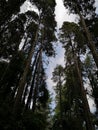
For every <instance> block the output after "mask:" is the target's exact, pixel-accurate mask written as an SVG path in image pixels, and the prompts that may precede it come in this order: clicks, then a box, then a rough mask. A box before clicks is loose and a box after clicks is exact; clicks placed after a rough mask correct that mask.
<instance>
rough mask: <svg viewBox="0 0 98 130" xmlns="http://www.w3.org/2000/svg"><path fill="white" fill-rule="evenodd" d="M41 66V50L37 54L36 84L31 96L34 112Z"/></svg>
mask: <svg viewBox="0 0 98 130" xmlns="http://www.w3.org/2000/svg"><path fill="white" fill-rule="evenodd" d="M41 65H42V49H41V51H40V54H39V62H38V66H37V76H36V84H35V90H34V96H33V106H32V111H33V112H34V111H35V109H36V99H37V95H38V86H39V81H40V77H39V76H40V73H41V72H40V71H41Z"/></svg>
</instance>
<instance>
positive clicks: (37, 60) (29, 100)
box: [26, 51, 39, 109]
mask: <svg viewBox="0 0 98 130" xmlns="http://www.w3.org/2000/svg"><path fill="white" fill-rule="evenodd" d="M38 52H39V51H38ZM38 62H39V55H38V54H37V57H36V59H35V62H34V63H35V64H36V66H35V70H34V73H33V79H32V83H31V88H30V92H29V96H28V99H27V103H26V109H27V108H29V107H30V102H31V99H32V94H33V89H34V82H35V78H36V73H37V69H38Z"/></svg>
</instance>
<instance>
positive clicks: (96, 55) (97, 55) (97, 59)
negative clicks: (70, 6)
mask: <svg viewBox="0 0 98 130" xmlns="http://www.w3.org/2000/svg"><path fill="white" fill-rule="evenodd" d="M76 10H77V13H78V15H79V16H80V20H81V23H82V26H83V29H84V31H85V34H86V37H87V40H88V42H87V46H88V47H89V49H90V50H91V52H92V55H93V58H94V61H95V63H96V66H97V68H98V53H97V51H96V47H95V44H94V42H93V39H92V36H91V34H90V32H89V30H88V28H87V26H86V23H85V20H84V18H83V16H82V15H81V13H80V11H79V9H78V7H77V5H76Z"/></svg>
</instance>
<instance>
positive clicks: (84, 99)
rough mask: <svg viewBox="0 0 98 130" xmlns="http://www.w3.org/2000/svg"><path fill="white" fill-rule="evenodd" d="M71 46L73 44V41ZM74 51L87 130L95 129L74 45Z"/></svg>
mask: <svg viewBox="0 0 98 130" xmlns="http://www.w3.org/2000/svg"><path fill="white" fill-rule="evenodd" d="M71 46H72V42H71ZM72 52H73V58H74V63H75V67H76V72H77V75H78V79H79V83H80V92H81V96H82V102H83V107H84V114H85V121H86V129H87V130H95V128H94V125H93V123H92V119H91V114H90V108H89V104H88V100H87V97H86V92H85V89H84V85H83V79H82V76H81V69H80V67H79V63H78V57H77V55H76V54H75V51H74V48H73V46H72Z"/></svg>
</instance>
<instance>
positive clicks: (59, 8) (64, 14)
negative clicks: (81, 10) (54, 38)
mask: <svg viewBox="0 0 98 130" xmlns="http://www.w3.org/2000/svg"><path fill="white" fill-rule="evenodd" d="M56 3H57V5H56V7H55V14H56V17H55V18H56V21H57V25H58V27H61V26H62V24H63V22H64V21H65V20H66V21H70V22H74V21H75V15H73V14H71V15H69V14H68V10H67V9H65V7H64V5H63V1H62V0H56Z"/></svg>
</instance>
